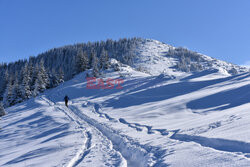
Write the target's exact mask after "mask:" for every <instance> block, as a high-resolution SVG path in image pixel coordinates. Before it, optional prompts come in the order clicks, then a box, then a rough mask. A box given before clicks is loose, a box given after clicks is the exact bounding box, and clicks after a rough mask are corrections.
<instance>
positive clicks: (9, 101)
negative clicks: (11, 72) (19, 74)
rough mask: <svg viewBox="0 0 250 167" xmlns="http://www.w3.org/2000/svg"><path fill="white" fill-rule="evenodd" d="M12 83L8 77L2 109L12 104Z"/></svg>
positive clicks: (11, 79)
mask: <svg viewBox="0 0 250 167" xmlns="http://www.w3.org/2000/svg"><path fill="white" fill-rule="evenodd" d="M12 82H13V78H12V77H9V80H8V84H7V87H6V89H5V92H4V96H3V105H4V107H9V106H11V105H12V103H13V99H12V97H13V96H12V92H13V85H12Z"/></svg>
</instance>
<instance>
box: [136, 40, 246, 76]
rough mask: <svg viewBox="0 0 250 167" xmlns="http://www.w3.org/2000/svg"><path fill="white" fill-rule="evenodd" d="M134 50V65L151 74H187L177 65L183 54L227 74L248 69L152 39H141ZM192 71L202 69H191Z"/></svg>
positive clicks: (193, 62) (206, 66)
mask: <svg viewBox="0 0 250 167" xmlns="http://www.w3.org/2000/svg"><path fill="white" fill-rule="evenodd" d="M185 51H186V52H187V53H186V52H185ZM133 52H134V55H135V58H134V67H135V68H136V69H139V70H140V71H144V72H147V73H149V74H151V75H159V74H161V73H163V72H164V73H166V74H168V75H174V76H181V75H182V74H185V72H183V71H182V70H180V69H178V68H177V67H176V66H177V64H178V63H180V61H181V60H180V59H181V56H182V55H183V57H185V58H191V60H188V61H187V60H186V61H187V62H188V64H190V63H191V64H195V65H200V66H201V68H202V70H208V69H210V70H213V69H216V70H219V71H220V73H222V74H224V75H227V76H229V75H232V74H237V73H242V72H246V71H248V69H247V68H245V67H242V66H238V65H234V64H231V63H227V62H224V61H221V60H217V59H215V58H212V57H209V56H206V55H203V54H200V53H195V52H192V51H189V50H187V49H183V48H176V47H173V46H170V45H168V44H165V43H162V42H160V41H157V40H152V39H141V40H140V41H138V43H137V47H136V48H135V49H134V51H133ZM197 57H198V58H197ZM194 58H195V59H194ZM197 59H198V60H197ZM189 61H191V62H189ZM191 71H201V70H196V69H193V70H192V69H191Z"/></svg>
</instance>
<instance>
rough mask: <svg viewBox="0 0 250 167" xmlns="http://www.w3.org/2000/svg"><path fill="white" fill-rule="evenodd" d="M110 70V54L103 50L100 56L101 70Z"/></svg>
mask: <svg viewBox="0 0 250 167" xmlns="http://www.w3.org/2000/svg"><path fill="white" fill-rule="evenodd" d="M108 68H109V56H108V52H107V51H106V50H105V49H104V48H103V49H102V52H101V56H100V69H103V70H106V69H108Z"/></svg>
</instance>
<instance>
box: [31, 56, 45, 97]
mask: <svg viewBox="0 0 250 167" xmlns="http://www.w3.org/2000/svg"><path fill="white" fill-rule="evenodd" d="M48 88H49V76H48V74H47V71H46V69H45V67H44V61H43V60H41V61H40V63H39V71H38V73H37V78H36V82H35V85H34V90H33V96H34V97H35V96H37V95H38V94H39V93H42V92H44V91H45V90H46V89H48Z"/></svg>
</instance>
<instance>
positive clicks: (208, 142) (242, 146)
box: [87, 102, 250, 159]
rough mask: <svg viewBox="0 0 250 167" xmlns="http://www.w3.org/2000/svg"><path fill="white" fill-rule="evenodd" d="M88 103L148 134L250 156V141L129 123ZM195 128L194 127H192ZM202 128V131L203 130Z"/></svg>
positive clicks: (96, 108) (98, 110) (219, 123)
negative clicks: (191, 133) (184, 132)
mask: <svg viewBox="0 0 250 167" xmlns="http://www.w3.org/2000/svg"><path fill="white" fill-rule="evenodd" d="M87 105H92V106H93V108H94V111H93V112H94V113H97V114H98V115H99V117H102V118H106V119H108V120H110V121H113V122H120V123H122V124H125V125H127V126H128V127H130V128H133V129H135V130H137V131H139V132H144V131H146V133H147V134H149V135H151V134H156V133H158V134H161V135H162V136H163V137H168V138H170V139H173V140H177V141H181V142H194V143H197V144H199V145H201V146H203V147H208V148H211V149H214V150H217V151H224V152H229V153H233V154H235V155H240V156H243V157H244V158H246V159H249V158H250V143H247V142H242V141H235V140H227V139H220V138H208V137H203V136H195V135H188V134H181V133H179V132H180V131H181V130H180V129H178V130H167V129H153V127H152V126H148V125H140V124H138V123H129V122H127V121H126V120H125V119H123V118H119V121H117V120H116V119H115V118H112V117H111V116H109V115H108V114H106V113H102V112H101V111H102V109H101V106H100V105H99V104H97V103H91V102H87ZM239 119H241V118H240V117H237V116H235V115H231V116H230V117H229V118H228V119H226V120H223V121H217V122H214V123H211V124H209V125H208V126H207V127H206V128H205V129H204V127H198V128H197V129H198V130H197V131H199V134H200V133H204V132H207V131H209V130H210V129H214V128H218V127H220V126H222V124H230V123H231V122H233V121H234V120H239ZM192 130H193V129H192ZM201 130H202V131H201Z"/></svg>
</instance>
